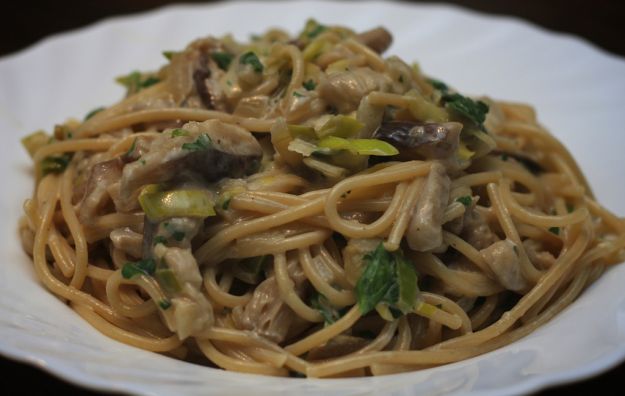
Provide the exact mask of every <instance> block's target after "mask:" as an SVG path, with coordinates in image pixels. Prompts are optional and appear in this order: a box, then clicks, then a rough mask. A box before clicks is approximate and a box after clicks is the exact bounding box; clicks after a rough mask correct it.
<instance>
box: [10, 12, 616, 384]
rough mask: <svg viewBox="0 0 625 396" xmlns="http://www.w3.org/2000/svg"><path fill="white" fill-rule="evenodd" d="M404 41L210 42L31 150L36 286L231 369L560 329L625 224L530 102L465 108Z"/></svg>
mask: <svg viewBox="0 0 625 396" xmlns="http://www.w3.org/2000/svg"><path fill="white" fill-rule="evenodd" d="M390 41H391V37H390V34H388V32H387V31H386V30H384V29H381V28H378V29H374V30H371V31H368V32H365V33H361V34H356V33H354V32H352V31H351V30H349V29H347V28H344V27H328V26H323V25H320V24H317V23H316V22H314V21H309V22H308V24H307V25H306V28H305V29H304V31H303V32H302V33H301V34H300V35H299V36H296V37H290V36H289V35H288V34H286V33H284V32H281V31H279V30H271V31H268V32H267V33H265V34H264V35H262V36H259V37H255V38H254V39H253V40H252V41H251V42H250V43H237V42H235V41H234V40H233V39H232V38H231V37H229V36H226V37H224V38H221V39H214V38H206V39H200V40H197V41H195V42H193V43H191V44H190V45H189V46H188V47H187V48H186V49H185V50H183V51H180V52H175V53H173V54H168V57H169V62H168V63H167V65H166V66H164V67H162V68H161V69H160V70H159V71H157V72H153V73H138V72H134V73H131V74H130V75H128V76H126V77H124V78H122V79H120V81H121V82H122V83H124V84H125V85H126V87H127V88H128V94H127V96H126V98H125V99H124V100H122V101H121V102H119V103H117V104H115V105H113V106H111V107H109V108H107V109H104V110H101V111H99V112H97V113H96V114H94V115H92V116H90V117H88V119H86V120H84V121H68V122H66V123H65V124H62V125H59V126H57V127H56V128H55V132H54V136H53V139H51V138H50V136H47V135H45V134H43V133H41V132H39V133H37V134H34V135H31V136H29V137H27V138H25V140H24V144H25V146H26V147H27V148H28V150H29V152H31V155H32V157H33V161H34V163H35V166H36V176H37V184H36V189H35V193H34V195H33V197H32V198H31V199H29V200H27V201H26V203H25V205H24V210H25V217H24V218H23V219H22V220H21V221H20V223H19V228H20V235H21V237H22V241H23V245H24V249H25V250H26V251H27V253H28V254H30V255H31V256H32V257H33V262H34V266H35V270H36V273H37V276H38V278H39V279H40V281H41V282H42V283H43V284H44V285H45V286H46V287H47V288H48V289H49V290H50V291H51V292H52V293H53V294H55V295H57V296H58V297H60V298H61V299H62V300H63V301H65V302H67V303H68V304H69V305H70V306H71V307H72V308H73V309H75V310H76V312H77V313H78V314H79V315H81V316H82V317H83V318H84V319H85V320H87V321H88V322H89V323H91V324H92V325H93V326H94V327H95V328H97V329H98V330H99V331H101V332H102V333H103V334H105V335H107V336H109V337H111V338H114V339H116V340H118V341H121V342H124V343H126V344H129V345H132V346H135V347H139V348H143V349H146V350H150V351H155V352H162V353H165V354H168V355H170V356H173V357H176V358H179V359H187V360H192V361H194V362H197V361H204V362H206V364H210V365H214V366H218V367H221V368H223V369H227V370H233V371H240V372H247V373H257V374H267V375H277V376H288V375H300V376H310V377H341V376H363V375H381V374H391V373H397V372H405V371H410V370H417V369H423V368H428V367H433V366H437V365H441V364H446V363H451V362H456V361H459V360H463V359H468V358H471V357H473V356H477V355H480V354H483V353H485V352H488V351H491V350H493V349H496V348H500V347H502V346H504V345H506V344H509V343H511V342H513V341H515V340H517V339H519V338H521V337H523V336H525V335H526V334H528V333H529V332H531V331H533V330H534V329H536V328H537V327H538V326H541V325H542V324H544V323H545V322H546V321H547V320H550V319H551V318H552V317H553V316H555V315H556V314H558V313H559V312H560V311H561V310H562V309H564V308H565V307H566V306H567V305H568V304H570V303H571V302H572V301H574V300H575V299H576V298H577V297H578V295H579V294H580V293H581V292H582V291H583V290H584V288H586V287H587V286H588V285H589V284H590V283H591V282H593V281H594V280H595V279H597V278H598V277H599V276H600V275H601V273H602V272H603V271H604V270H605V269H606V268H607V267H609V266H610V265H612V264H616V263H619V262H620V261H622V260H623V256H624V252H625V250H624V248H625V223H624V222H623V220H622V219H621V218H619V217H617V216H615V215H613V214H612V213H610V212H609V211H608V210H606V209H604V208H603V207H602V206H600V205H599V204H598V203H597V202H596V201H595V199H594V197H593V195H592V192H591V190H590V187H589V185H588V184H587V182H586V180H585V179H584V176H583V175H582V173H581V171H580V169H579V167H578V165H577V164H576V162H575V161H574V158H573V157H572V155H571V154H570V153H569V152H568V151H567V150H566V149H565V147H564V145H563V144H561V143H560V142H558V141H557V140H556V139H555V138H554V137H553V136H552V135H550V134H549V132H548V131H546V130H545V129H544V128H543V127H542V126H540V125H539V124H538V122H537V120H536V117H535V114H534V112H533V110H532V109H531V108H530V107H528V106H526V105H521V104H514V103H504V102H497V101H493V100H491V99H488V98H483V99H482V100H476V99H471V98H468V97H465V96H462V95H460V94H458V93H456V92H455V91H453V90H452V89H450V88H448V87H447V86H446V85H445V84H443V83H441V82H439V81H436V80H431V79H429V78H427V77H426V76H425V75H424V74H423V73H422V72H421V71H420V70H419V69H418V67H416V66H409V65H407V64H406V63H404V62H403V61H401V60H400V59H399V58H397V57H389V58H383V57H381V55H380V54H381V53H382V52H383V51H384V50H385V49H386V48H387V47H388V46H389V45H390Z"/></svg>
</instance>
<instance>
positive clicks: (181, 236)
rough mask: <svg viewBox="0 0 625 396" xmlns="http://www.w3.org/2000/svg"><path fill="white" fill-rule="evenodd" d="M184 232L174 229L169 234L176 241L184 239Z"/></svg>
mask: <svg viewBox="0 0 625 396" xmlns="http://www.w3.org/2000/svg"><path fill="white" fill-rule="evenodd" d="M185 235H186V234H185V233H184V232H182V231H174V233H173V234H171V236H172V238H174V239H175V240H176V241H178V242H180V241H182V240H183V239H184V237H185Z"/></svg>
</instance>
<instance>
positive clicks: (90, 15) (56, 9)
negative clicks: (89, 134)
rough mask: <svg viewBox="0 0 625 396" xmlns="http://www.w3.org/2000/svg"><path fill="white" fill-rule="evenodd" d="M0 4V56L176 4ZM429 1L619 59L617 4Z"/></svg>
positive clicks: (60, 387)
mask: <svg viewBox="0 0 625 396" xmlns="http://www.w3.org/2000/svg"><path fill="white" fill-rule="evenodd" d="M0 2H1V3H2V4H1V5H0V15H1V16H2V17H3V18H2V19H1V22H0V32H1V35H0V56H2V55H7V54H10V53H12V52H15V51H18V50H20V49H23V48H25V47H27V46H29V45H32V44H34V43H36V42H37V41H39V40H40V39H42V38H44V37H46V36H48V35H50V34H53V33H57V32H61V31H65V30H69V29H75V28H78V27H81V26H85V25H88V24H90V23H92V22H95V21H98V20H100V19H103V18H106V17H109V16H113V15H121V14H132V13H136V12H140V11H145V10H150V9H153V8H156V7H159V6H162V5H165V4H170V3H177V2H178V1H164V0H125V1H124V0H101V1H95V0H69V1H54V0H52V1H46V2H41V4H38V3H37V2H32V1H24V0H21V1H12V2H10V3H9V1H8V0H4V1H3V0H0ZM413 2H414V3H421V1H413ZM186 3H196V2H195V1H186ZM430 3H450V4H456V5H459V6H462V7H465V8H468V9H473V10H477V11H482V12H485V13H489V14H497V15H512V16H517V17H520V18H522V19H525V20H528V21H531V22H533V23H535V24H537V25H540V26H542V27H544V28H547V29H549V30H553V31H559V32H567V33H572V34H575V35H577V36H579V37H582V38H584V39H586V40H588V41H590V42H592V43H593V44H594V45H596V46H598V47H601V48H603V49H604V50H606V51H609V52H612V53H614V54H617V55H620V56H625V34H624V33H625V7H624V5H623V4H625V2H621V1H618V0H612V1H609V0H568V1H566V0H516V1H514V0H509V1H503V0H465V1H458V0H456V1H453V0H451V1H430ZM0 89H1V87H0ZM624 98H625V94H624ZM571 331H575V329H571ZM0 373H2V378H3V383H4V389H7V390H8V389H11V391H10V392H11V394H44V393H45V394H55V395H56V394H62V395H74V394H85V395H96V394H99V393H92V392H89V391H86V390H83V389H81V388H77V387H75V386H73V385H70V384H67V383H65V382H62V381H60V380H57V379H56V378H54V377H52V376H50V375H49V374H46V373H44V372H42V371H39V370H38V369H35V368H31V367H29V366H26V365H22V364H19V363H15V362H12V361H10V360H7V359H4V358H1V357H0ZM623 378H625V364H622V365H620V366H618V367H616V368H614V369H612V370H611V371H609V372H607V373H605V374H602V375H600V376H598V377H596V378H593V379H590V380H588V379H584V380H583V379H580V380H582V381H581V382H578V383H576V384H572V385H567V386H562V387H557V388H553V389H548V390H546V391H543V392H540V393H539V395H540V396H554V395H576V394H581V395H587V394H592V393H597V392H600V393H601V394H614V395H616V394H625V391H622V388H623Z"/></svg>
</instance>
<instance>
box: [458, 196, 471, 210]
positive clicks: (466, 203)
mask: <svg viewBox="0 0 625 396" xmlns="http://www.w3.org/2000/svg"><path fill="white" fill-rule="evenodd" d="M456 202H460V203H461V204H463V205H464V206H466V207H467V208H468V207H469V206H471V203H472V202H473V198H471V196H470V195H465V196H463V197H458V198H456Z"/></svg>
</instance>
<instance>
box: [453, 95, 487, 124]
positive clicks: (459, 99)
mask: <svg viewBox="0 0 625 396" xmlns="http://www.w3.org/2000/svg"><path fill="white" fill-rule="evenodd" d="M443 100H444V101H445V106H446V107H447V108H448V109H451V110H453V111H455V112H456V113H458V114H460V115H461V116H463V117H465V118H467V119H468V120H470V121H471V122H473V123H474V124H475V125H477V126H478V127H479V128H480V129H482V130H484V121H485V120H486V114H487V113H488V105H487V104H486V103H484V102H482V101H481V100H477V101H475V100H473V99H471V98H469V97H466V96H463V95H460V94H458V93H454V94H447V95H444V96H443Z"/></svg>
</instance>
